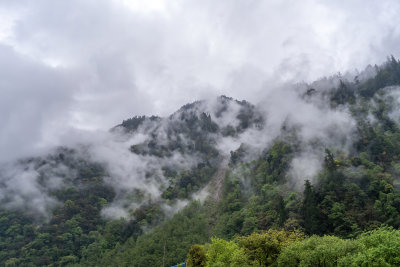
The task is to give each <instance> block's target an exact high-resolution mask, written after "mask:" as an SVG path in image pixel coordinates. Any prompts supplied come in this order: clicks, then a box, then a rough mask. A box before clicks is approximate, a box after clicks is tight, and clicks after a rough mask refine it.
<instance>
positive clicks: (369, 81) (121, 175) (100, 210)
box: [0, 57, 400, 266]
mask: <svg viewBox="0 0 400 267" xmlns="http://www.w3.org/2000/svg"><path fill="white" fill-rule="evenodd" d="M371 68H372V70H371ZM371 73H372V74H371ZM399 84H400V63H399V61H397V60H396V59H395V58H394V57H390V58H388V61H387V62H386V63H385V64H383V65H381V66H374V67H371V66H370V67H368V68H367V69H366V70H365V71H364V72H361V73H359V75H358V76H357V77H351V78H348V77H343V76H342V75H335V76H332V77H329V78H323V79H321V80H318V81H316V82H314V83H312V84H297V85H294V86H291V87H287V88H282V90H281V91H279V92H274V93H272V94H271V95H270V96H269V97H268V98H267V99H266V100H265V101H263V102H262V104H260V105H253V104H251V103H249V102H247V101H238V100H235V99H232V98H230V97H227V96H221V97H218V98H217V99H214V100H212V101H206V100H202V101H196V102H193V103H190V104H187V105H185V106H183V107H182V108H180V109H179V110H178V111H176V112H175V113H173V114H172V115H170V116H169V117H156V116H135V117H132V118H130V119H126V120H124V121H123V122H122V123H121V124H120V125H117V126H115V127H113V128H112V129H111V130H110V131H109V133H107V134H105V135H104V136H99V137H93V139H92V140H90V141H88V142H86V143H81V144H79V145H76V146H74V147H68V148H67V147H59V148H56V149H54V150H53V151H52V152H51V153H49V154H48V155H43V156H37V157H30V158H24V159H20V160H18V161H16V162H14V163H12V164H5V165H2V166H1V168H0V193H1V195H0V221H1V223H0V233H1V234H0V248H1V250H0V251H1V252H0V264H1V265H2V266H162V263H163V262H165V264H166V266H170V265H174V264H177V263H181V262H184V261H187V262H188V264H189V265H191V266H283V265H286V266H296V265H299V264H302V265H303V266H315V265H316V264H320V265H322V266H351V265H363V264H376V265H381V266H384V265H387V266H390V265H392V266H395V265H398V264H399V260H398V259H399V257H400V255H399V252H398V251H400V249H399V248H400V243H399V238H395V237H398V235H399V230H398V229H399V227H400V191H399V190H400V187H399V176H400V157H399V155H400V113H399V111H398V110H399V109H398V107H399V106H400V87H399ZM277 100H279V101H277ZM274 103H275V104H274ZM277 103H278V104H277ZM164 251H165V253H164ZM218 264H219V265H218Z"/></svg>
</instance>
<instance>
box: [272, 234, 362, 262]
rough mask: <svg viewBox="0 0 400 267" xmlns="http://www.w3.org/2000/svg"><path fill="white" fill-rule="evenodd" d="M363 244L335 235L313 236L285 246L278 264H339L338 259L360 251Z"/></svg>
mask: <svg viewBox="0 0 400 267" xmlns="http://www.w3.org/2000/svg"><path fill="white" fill-rule="evenodd" d="M360 248H361V244H360V243H359V242H355V241H352V240H343V239H340V238H338V237H335V236H323V237H320V236H312V237H310V238H307V239H304V240H302V241H297V242H294V243H293V244H292V245H290V246H288V247H286V248H284V249H283V250H282V253H281V255H280V256H279V258H278V266H326V267H328V266H337V265H338V260H339V259H340V258H342V257H344V256H346V255H348V254H349V253H355V252H357V251H359V249H360Z"/></svg>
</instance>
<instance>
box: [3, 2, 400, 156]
mask: <svg viewBox="0 0 400 267" xmlns="http://www.w3.org/2000/svg"><path fill="white" fill-rule="evenodd" d="M399 11H400V3H399V2H398V1H395V0H384V1H379V2H377V1H372V0H371V1H361V0H350V1H317V0H305V1H293V0H287V1H259V0H250V1H238V0H235V1H231V0H229V1H228V0H221V1H214V0H205V1H195V0H189V1H183V0H171V1H161V0H151V1H138V0H131V1H129V0H113V1H106V0H98V1H92V0H89V1H78V0H71V1H62V2H60V1H50V0H37V1H34V2H33V1H27V0H21V1H0V15H1V16H0V18H1V19H0V25H1V26H0V44H2V46H1V50H2V51H1V53H2V57H3V58H2V61H1V66H0V76H1V77H5V79H3V81H0V96H1V99H0V104H1V106H0V111H1V112H2V113H1V115H0V151H1V153H2V155H1V156H0V160H4V159H9V158H13V157H17V156H20V155H22V154H24V153H27V152H32V151H35V150H36V149H37V147H38V146H40V147H45V146H46V143H47V140H50V143H52V144H54V143H57V142H61V143H62V140H60V138H61V137H60V135H65V133H66V132H68V131H70V128H78V129H84V130H95V129H102V130H105V129H108V128H110V127H112V126H113V125H115V124H118V123H119V122H120V121H121V120H122V119H125V118H128V117H131V116H133V115H141V114H159V115H167V114H169V113H171V112H173V111H174V110H176V108H177V107H179V106H180V105H182V104H185V103H187V102H191V101H194V100H197V99H200V98H209V97H210V96H215V95H220V94H225V95H228V96H232V97H235V98H238V99H246V100H249V101H251V102H254V103H257V102H260V95H268V94H270V92H271V91H272V90H275V89H274V88H279V86H277V85H279V84H280V83H282V82H288V81H289V82H292V81H301V80H305V81H311V80H314V79H316V78H319V77H321V76H323V75H331V74H332V73H336V72H338V71H341V72H345V71H346V70H353V69H356V68H357V69H362V68H364V67H365V66H366V65H367V64H370V63H371V64H375V63H378V64H379V63H381V62H382V61H383V60H385V58H386V56H387V55H390V54H393V55H395V56H400V49H399V47H398V43H399V40H400V23H399V17H398V13H399ZM13 58H14V59H13ZM17 151H18V153H17Z"/></svg>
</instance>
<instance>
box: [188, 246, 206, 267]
mask: <svg viewBox="0 0 400 267" xmlns="http://www.w3.org/2000/svg"><path fill="white" fill-rule="evenodd" d="M186 262H187V266H188V267H205V266H206V252H205V250H204V247H203V246H199V245H193V246H192V247H191V248H190V250H189V253H188V255H187V260H186Z"/></svg>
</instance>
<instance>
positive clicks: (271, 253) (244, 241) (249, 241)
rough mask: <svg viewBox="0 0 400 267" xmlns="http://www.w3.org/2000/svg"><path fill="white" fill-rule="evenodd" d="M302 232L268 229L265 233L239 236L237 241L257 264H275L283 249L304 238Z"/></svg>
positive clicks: (253, 262) (248, 256)
mask: <svg viewBox="0 0 400 267" xmlns="http://www.w3.org/2000/svg"><path fill="white" fill-rule="evenodd" d="M303 238H304V235H303V234H302V233H301V232H298V231H295V232H289V231H284V230H272V229H270V230H268V231H266V232H263V233H253V234H251V235H249V236H245V237H238V238H237V241H238V244H239V245H240V247H242V248H243V252H244V254H245V255H246V257H247V258H248V259H249V260H250V262H252V264H254V265H257V266H274V265H276V261H277V258H278V256H279V254H280V253H281V250H282V249H283V248H284V247H286V246H288V245H290V244H291V243H293V242H295V241H298V240H302V239H303Z"/></svg>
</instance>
